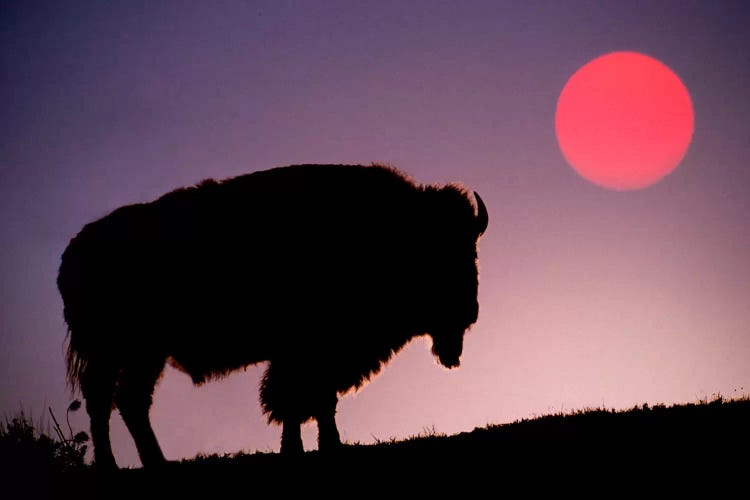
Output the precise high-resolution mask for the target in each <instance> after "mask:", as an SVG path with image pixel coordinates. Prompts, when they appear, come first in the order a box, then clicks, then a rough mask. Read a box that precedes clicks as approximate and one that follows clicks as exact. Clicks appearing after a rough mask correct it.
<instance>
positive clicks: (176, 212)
mask: <svg viewBox="0 0 750 500" xmlns="http://www.w3.org/2000/svg"><path fill="white" fill-rule="evenodd" d="M477 201H478V205H479V214H478V215H477V214H476V213H475V208H474V205H473V203H472V201H471V198H470V197H469V196H468V193H467V192H466V191H465V190H464V189H462V188H461V187H459V186H457V185H448V186H444V187H438V186H419V185H416V184H415V183H413V182H412V181H411V180H409V179H408V178H407V177H406V176H404V175H403V174H401V173H399V172H397V171H396V170H394V169H392V168H389V167H382V166H377V165H373V166H370V167H364V166H354V165H350V166H347V165H296V166H289V167H283V168H276V169H271V170H267V171H263V172H257V173H253V174H249V175H244V176H240V177H235V178H232V179H227V180H224V181H221V182H216V181H213V180H207V181H204V182H202V183H201V184H199V185H197V186H195V187H189V188H182V189H177V190H175V191H172V192H170V193H168V194H166V195H164V196H162V197H161V198H159V199H157V200H156V201H154V202H151V203H144V204H136V205H129V206H125V207H121V208H119V209H117V210H115V211H114V212H112V213H111V214H109V215H107V216H106V217H104V218H102V219H100V220H97V221H95V222H92V223H90V224H87V225H86V226H85V227H84V228H83V229H82V230H81V231H80V233H79V234H78V235H77V236H76V237H75V238H73V239H72V241H71V242H70V244H69V246H68V247H67V249H66V250H65V252H64V254H63V256H62V264H61V266H60V273H59V276H58V287H59V290H60V293H61V295H62V298H63V302H64V316H65V320H66V322H67V324H68V330H69V342H68V355H67V358H68V359H67V362H68V379H69V381H70V383H71V384H72V386H73V387H74V388H75V387H77V386H80V388H81V391H82V393H83V396H84V398H85V399H86V407H87V411H88V413H89V416H90V419H91V433H92V439H93V442H94V450H95V461H96V463H97V465H98V466H100V467H116V465H115V461H114V458H113V455H112V450H111V445H110V440H109V417H110V412H111V409H112V408H113V406H116V407H118V408H119V410H120V413H121V414H122V416H123V419H124V421H125V423H126V425H127V426H128V429H129V431H130V432H131V434H132V435H133V438H134V440H135V442H136V446H137V448H138V452H139V455H140V457H141V461H142V462H143V464H144V466H150V465H154V464H158V463H160V462H163V461H164V457H163V455H162V453H161V450H160V449H159V445H158V443H157V440H156V437H155V436H154V433H153V430H152V429H151V424H150V423H149V418H148V412H149V408H150V406H151V400H152V394H153V389H154V385H155V383H156V381H157V380H158V378H159V377H160V375H161V373H162V370H163V368H164V365H165V363H167V362H169V363H171V364H172V365H173V366H175V367H177V368H178V369H180V370H182V371H183V372H185V373H187V374H188V375H189V376H190V377H191V378H192V380H193V382H194V383H196V384H201V383H203V382H205V381H207V380H210V379H216V378H221V377H223V376H225V375H227V374H228V373H230V372H232V371H234V370H237V369H239V368H243V367H246V366H248V365H252V364H255V363H259V362H263V361H268V362H269V364H268V369H267V371H266V373H265V376H264V377H263V380H262V383H261V388H260V399H261V403H262V406H263V409H264V411H265V412H266V414H267V415H268V418H269V422H279V423H283V426H284V428H283V434H282V452H284V453H301V452H302V441H301V439H300V430H299V426H300V424H302V423H303V422H305V421H307V420H309V419H316V420H317V422H318V427H319V447H320V449H321V450H324V449H328V448H335V447H336V446H338V445H339V444H340V440H339V435H338V430H337V429H336V423H335V411H336V403H337V399H338V395H339V394H344V393H346V392H347V391H350V390H352V389H354V388H359V387H360V386H362V385H363V384H364V383H365V382H366V381H367V380H368V379H369V378H370V377H372V376H373V375H374V374H376V373H377V372H378V371H379V370H380V369H381V367H382V366H383V365H384V363H386V362H387V361H388V360H389V359H390V358H391V356H393V355H394V354H395V353H397V352H398V351H399V350H400V349H401V348H402V347H403V346H404V345H405V344H406V343H407V342H409V341H410V340H411V339H412V338H414V337H415V336H419V335H424V334H429V335H430V336H431V337H432V340H433V352H434V354H435V355H436V356H437V357H438V359H439V361H440V362H441V363H442V364H443V365H445V366H447V367H453V366H457V365H458V361H459V356H460V354H461V349H462V342H463V334H464V332H465V331H466V330H467V329H468V327H469V326H470V325H472V324H473V323H474V322H475V321H476V320H477V314H478V304H477V280H478V273H477V264H476V243H477V239H478V238H479V236H480V235H481V233H482V232H483V231H484V229H485V228H486V225H487V213H486V209H485V208H484V205H483V204H482V203H481V200H480V199H479V198H478V197H477Z"/></svg>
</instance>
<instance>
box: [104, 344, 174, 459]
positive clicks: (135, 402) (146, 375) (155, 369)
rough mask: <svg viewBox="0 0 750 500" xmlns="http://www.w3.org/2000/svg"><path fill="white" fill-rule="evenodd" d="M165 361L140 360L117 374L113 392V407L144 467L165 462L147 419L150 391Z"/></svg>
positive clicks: (156, 358) (150, 401)
mask: <svg viewBox="0 0 750 500" xmlns="http://www.w3.org/2000/svg"><path fill="white" fill-rule="evenodd" d="M165 361H166V357H161V358H160V357H154V358H151V359H148V360H144V359H140V360H138V362H134V363H133V364H131V365H129V366H128V367H127V368H124V369H123V370H122V372H121V374H120V377H119V381H118V384H117V391H116V392H115V403H116V404H117V407H118V408H119V410H120V415H122V419H123V421H124V422H125V425H126V426H127V428H128V431H129V432H130V435H131V436H132V437H133V440H134V441H135V446H136V449H137V450H138V456H139V457H140V459H141V463H142V464H143V466H144V467H153V466H158V465H160V464H163V463H165V462H166V459H165V458H164V454H163V453H162V451H161V447H160V446H159V442H158V441H157V439H156V435H155V434H154V430H153V428H152V427H151V421H150V419H149V410H150V409H151V403H152V401H153V393H154V387H155V386H156V382H157V380H158V379H159V377H160V376H161V373H162V370H163V369H164V363H165Z"/></svg>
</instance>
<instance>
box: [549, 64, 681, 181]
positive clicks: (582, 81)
mask: <svg viewBox="0 0 750 500" xmlns="http://www.w3.org/2000/svg"><path fill="white" fill-rule="evenodd" d="M555 130H556V132H557V140H558V142H559V143H560V149H561V150H562V153H563V155H564V156H565V159H566V160H567V161H568V163H570V165H571V166H572V167H573V168H574V169H575V170H576V172H578V173H579V174H580V175H581V176H582V177H584V178H585V179H587V180H589V181H591V182H593V183H594V184H597V185H599V186H602V187H605V188H609V189H615V190H618V191H627V190H633V189H640V188H644V187H647V186H650V185H651V184H654V183H655V182H657V181H659V180H660V179H662V178H664V177H665V176H666V175H668V174H669V173H670V172H672V170H674V169H675V167H676V166H677V165H678V164H679V163H680V161H682V158H683V157H684V156H685V153H686V152H687V149H688V145H689V144H690V139H691V137H692V135H693V105H692V102H691V100H690V94H689V93H688V91H687V89H686V88H685V85H683V83H682V82H681V81H680V79H679V77H678V76H677V75H676V74H675V73H674V72H672V70H670V69H669V68H668V67H667V66H665V65H664V64H663V63H661V62H659V61H657V60H656V59H654V58H652V57H649V56H646V55H643V54H639V53H637V52H613V53H610V54H605V55H603V56H600V57H597V58H596V59H594V60H592V61H590V62H588V63H587V64H585V65H584V66H583V67H581V68H580V69H579V70H578V71H576V72H575V73H574V74H573V76H571V77H570V79H569V80H568V82H567V83H566V84H565V87H564V88H563V90H562V92H561V93H560V98H559V99H558V101H557V113H556V115H555Z"/></svg>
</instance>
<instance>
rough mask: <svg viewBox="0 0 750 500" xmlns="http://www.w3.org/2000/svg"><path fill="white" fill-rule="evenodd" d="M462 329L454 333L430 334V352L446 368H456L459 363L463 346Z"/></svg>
mask: <svg viewBox="0 0 750 500" xmlns="http://www.w3.org/2000/svg"><path fill="white" fill-rule="evenodd" d="M463 337H464V336H463V331H461V332H460V333H454V334H432V354H434V355H435V357H437V359H438V361H439V362H440V364H441V365H443V366H444V367H446V368H456V367H457V366H458V365H460V364H461V360H460V358H461V353H462V351H463V348H464V338H463Z"/></svg>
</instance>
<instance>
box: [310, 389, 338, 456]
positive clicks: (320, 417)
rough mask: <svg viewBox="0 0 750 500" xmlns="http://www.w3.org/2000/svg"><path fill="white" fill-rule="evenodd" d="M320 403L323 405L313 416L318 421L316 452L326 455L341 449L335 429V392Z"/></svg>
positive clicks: (336, 402) (336, 400)
mask: <svg viewBox="0 0 750 500" xmlns="http://www.w3.org/2000/svg"><path fill="white" fill-rule="evenodd" d="M321 402H322V403H323V404H322V405H321V408H320V409H319V411H318V412H317V415H316V416H315V419H316V420H317V421H318V450H319V451H321V452H323V453H327V452H330V451H331V450H335V449H337V448H340V447H341V437H340V436H339V429H338V427H336V405H337V404H338V397H337V396H336V392H333V394H332V395H331V397H328V398H325V399H324V400H323V401H321Z"/></svg>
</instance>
